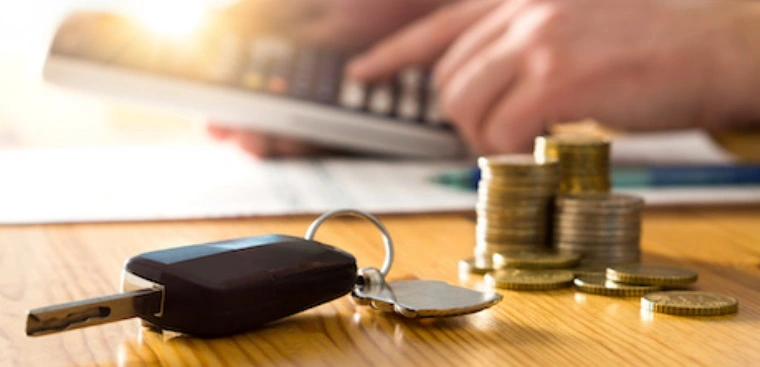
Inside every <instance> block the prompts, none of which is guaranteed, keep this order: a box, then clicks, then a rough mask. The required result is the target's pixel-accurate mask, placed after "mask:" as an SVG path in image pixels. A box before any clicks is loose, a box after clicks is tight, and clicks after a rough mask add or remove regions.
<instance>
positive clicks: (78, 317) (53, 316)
mask: <svg viewBox="0 0 760 367" xmlns="http://www.w3.org/2000/svg"><path fill="white" fill-rule="evenodd" d="M162 295H163V292H162V291H161V289H154V288H147V289H138V290H134V291H129V292H124V293H118V294H114V295H110V296H104V297H97V298H91V299H86V300H83V301H75V302H69V303H65V304H60V305H55V306H48V307H41V308H36V309H33V310H30V311H29V315H27V318H26V335H29V336H38V335H45V334H52V333H57V332H60V331H64V330H73V329H78V328H83V327H88V326H93V325H99V324H105V323H108V322H113V321H119V320H124V319H129V318H132V317H135V316H138V315H139V314H140V313H145V312H152V313H158V312H160V310H161V301H162V299H161V297H162Z"/></svg>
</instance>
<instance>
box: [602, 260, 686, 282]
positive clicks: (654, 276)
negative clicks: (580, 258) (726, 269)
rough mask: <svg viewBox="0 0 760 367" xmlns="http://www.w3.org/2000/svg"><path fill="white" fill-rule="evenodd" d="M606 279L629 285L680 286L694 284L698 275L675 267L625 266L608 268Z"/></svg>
mask: <svg viewBox="0 0 760 367" xmlns="http://www.w3.org/2000/svg"><path fill="white" fill-rule="evenodd" d="M607 278H609V279H610V280H614V281H616V282H621V283H630V284H649V285H660V286H681V285H687V284H691V283H694V282H696V281H697V278H698V274H697V272H696V271H694V270H691V269H686V268H679V267H675V266H662V265H647V264H626V265H616V266H613V267H610V268H608V269H607Z"/></svg>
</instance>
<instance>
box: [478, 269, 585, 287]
mask: <svg viewBox="0 0 760 367" xmlns="http://www.w3.org/2000/svg"><path fill="white" fill-rule="evenodd" d="M573 278H575V274H574V273H573V272H572V271H568V270H523V269H507V270H496V271H494V272H492V273H488V274H486V276H485V280H486V282H487V283H488V284H491V285H493V286H495V287H497V288H502V289H511V290H518V291H544V290H551V289H559V288H565V287H569V286H570V284H571V283H572V281H573Z"/></svg>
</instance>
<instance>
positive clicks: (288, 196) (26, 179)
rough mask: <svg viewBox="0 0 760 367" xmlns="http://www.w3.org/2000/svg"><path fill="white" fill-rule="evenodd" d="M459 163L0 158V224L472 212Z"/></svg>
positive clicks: (132, 151) (54, 154)
mask: <svg viewBox="0 0 760 367" xmlns="http://www.w3.org/2000/svg"><path fill="white" fill-rule="evenodd" d="M465 166H466V164H464V163H462V162H453V161H447V162H428V161H394V160H359V159H348V158H346V159H326V160H265V161H261V160H256V159H254V158H251V157H249V156H246V155H245V154H243V153H240V152H238V151H237V150H235V149H232V148H228V147H224V146H193V147H171V148H168V147H163V148H158V147H153V148H148V147H142V148H107V149H103V148H98V149H95V148H89V149H79V150H57V151H8V152H0V223H40V222H84V221H125V220H157V219H190V218H217V217H239V216H253V215H283V214H316V213H322V212H324V211H327V210H331V209H337V208H355V209H363V210H367V211H370V212H373V213H402V212H431V211H453V210H470V209H473V208H474V205H475V201H476V195H475V193H473V192H467V191H460V190H452V189H450V188H446V187H441V186H439V185H437V184H433V183H431V182H430V177H432V176H434V175H436V174H438V173H441V172H446V171H450V170H452V169H459V168H462V167H465Z"/></svg>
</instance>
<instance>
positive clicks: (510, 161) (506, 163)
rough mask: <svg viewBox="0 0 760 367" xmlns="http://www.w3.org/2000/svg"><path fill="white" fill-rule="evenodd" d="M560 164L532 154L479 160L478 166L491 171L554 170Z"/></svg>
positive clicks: (487, 157)
mask: <svg viewBox="0 0 760 367" xmlns="http://www.w3.org/2000/svg"><path fill="white" fill-rule="evenodd" d="M558 163H559V161H558V160H557V159H553V158H549V159H542V158H536V157H534V156H533V155H532V154H503V155H492V156H486V157H480V158H478V166H479V167H480V168H481V169H491V170H498V169H503V168H506V169H509V168H515V167H527V168H538V169H541V168H548V169H553V168H554V167H555V166H557V164H558Z"/></svg>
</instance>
